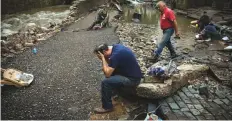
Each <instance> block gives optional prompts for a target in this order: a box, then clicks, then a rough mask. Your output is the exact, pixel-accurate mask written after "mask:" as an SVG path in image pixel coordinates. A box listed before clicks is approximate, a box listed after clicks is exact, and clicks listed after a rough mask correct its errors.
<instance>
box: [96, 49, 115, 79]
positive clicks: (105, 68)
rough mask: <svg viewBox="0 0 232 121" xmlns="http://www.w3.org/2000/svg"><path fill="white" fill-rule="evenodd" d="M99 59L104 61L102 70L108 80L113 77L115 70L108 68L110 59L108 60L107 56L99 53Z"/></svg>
mask: <svg viewBox="0 0 232 121" xmlns="http://www.w3.org/2000/svg"><path fill="white" fill-rule="evenodd" d="M97 57H98V58H99V59H100V60H101V61H102V70H103V72H104V74H105V76H106V77H107V78H108V77H110V76H111V74H112V73H113V72H114V68H111V67H109V66H108V61H109V59H106V58H105V56H104V55H103V54H102V53H101V52H99V51H98V53H97Z"/></svg>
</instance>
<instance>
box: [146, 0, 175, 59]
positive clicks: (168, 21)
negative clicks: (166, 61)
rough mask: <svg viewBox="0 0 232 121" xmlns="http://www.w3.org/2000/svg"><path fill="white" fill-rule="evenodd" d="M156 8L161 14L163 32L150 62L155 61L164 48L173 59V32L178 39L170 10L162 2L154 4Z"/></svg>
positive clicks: (172, 13)
mask: <svg viewBox="0 0 232 121" xmlns="http://www.w3.org/2000/svg"><path fill="white" fill-rule="evenodd" d="M156 7H157V9H158V10H159V11H160V12H161V16H160V26H161V29H162V30H163V37H162V39H161V42H160V43H159V44H158V48H157V49H156V50H154V52H153V54H152V58H148V59H149V60H152V61H157V60H158V58H159V56H160V55H161V53H162V51H163V48H164V47H165V46H166V47H167V48H168V50H169V51H170V53H171V58H175V57H176V56H177V55H176V52H175V50H174V48H173V45H172V44H171V36H172V35H173V33H174V31H175V34H176V37H179V33H178V27H177V21H176V17H175V14H174V12H173V11H172V10H171V9H169V8H168V7H167V6H166V4H165V3H164V2H163V1H159V2H158V3H157V4H156Z"/></svg>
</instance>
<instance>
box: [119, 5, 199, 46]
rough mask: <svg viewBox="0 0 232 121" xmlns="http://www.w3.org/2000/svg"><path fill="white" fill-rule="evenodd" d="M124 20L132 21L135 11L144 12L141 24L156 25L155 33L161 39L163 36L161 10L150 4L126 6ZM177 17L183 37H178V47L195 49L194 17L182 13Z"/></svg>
mask: <svg viewBox="0 0 232 121" xmlns="http://www.w3.org/2000/svg"><path fill="white" fill-rule="evenodd" d="M123 8H124V14H123V18H124V22H129V23H130V22H132V15H133V13H134V12H135V11H138V12H139V13H141V14H142V16H141V21H140V22H139V24H147V25H152V26H155V28H153V29H154V32H153V34H154V35H155V36H157V38H158V39H159V40H160V39H161V37H162V30H161V29H160V21H159V16H160V13H159V11H157V10H155V9H154V8H152V7H150V6H149V7H148V6H139V7H137V8H131V7H126V6H124V7H123ZM176 18H177V23H178V29H179V33H180V36H181V39H178V40H177V39H176V40H175V43H176V47H179V48H188V49H190V50H192V49H193V45H194V43H195V41H194V38H195V32H196V29H195V28H192V27H190V21H192V19H189V18H186V17H185V16H182V15H176Z"/></svg>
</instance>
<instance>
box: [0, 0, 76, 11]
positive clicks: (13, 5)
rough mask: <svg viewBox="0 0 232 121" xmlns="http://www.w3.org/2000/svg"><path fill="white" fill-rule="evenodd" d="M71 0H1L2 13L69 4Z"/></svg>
mask: <svg viewBox="0 0 232 121" xmlns="http://www.w3.org/2000/svg"><path fill="white" fill-rule="evenodd" d="M72 1H73V0H2V1H1V4H2V5H1V6H2V7H1V11H2V14H11V13H16V12H19V11H25V10H30V9H31V8H43V7H47V6H53V5H61V4H68V3H69V4H70V3H71V2H72Z"/></svg>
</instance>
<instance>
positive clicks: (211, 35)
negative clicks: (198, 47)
mask: <svg viewBox="0 0 232 121" xmlns="http://www.w3.org/2000/svg"><path fill="white" fill-rule="evenodd" d="M199 39H202V40H206V39H211V40H220V39H221V35H220V34H219V32H218V31H217V29H216V26H215V25H214V24H212V23H209V24H208V25H206V26H205V27H204V29H203V30H202V31H201V33H200V37H199Z"/></svg>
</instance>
